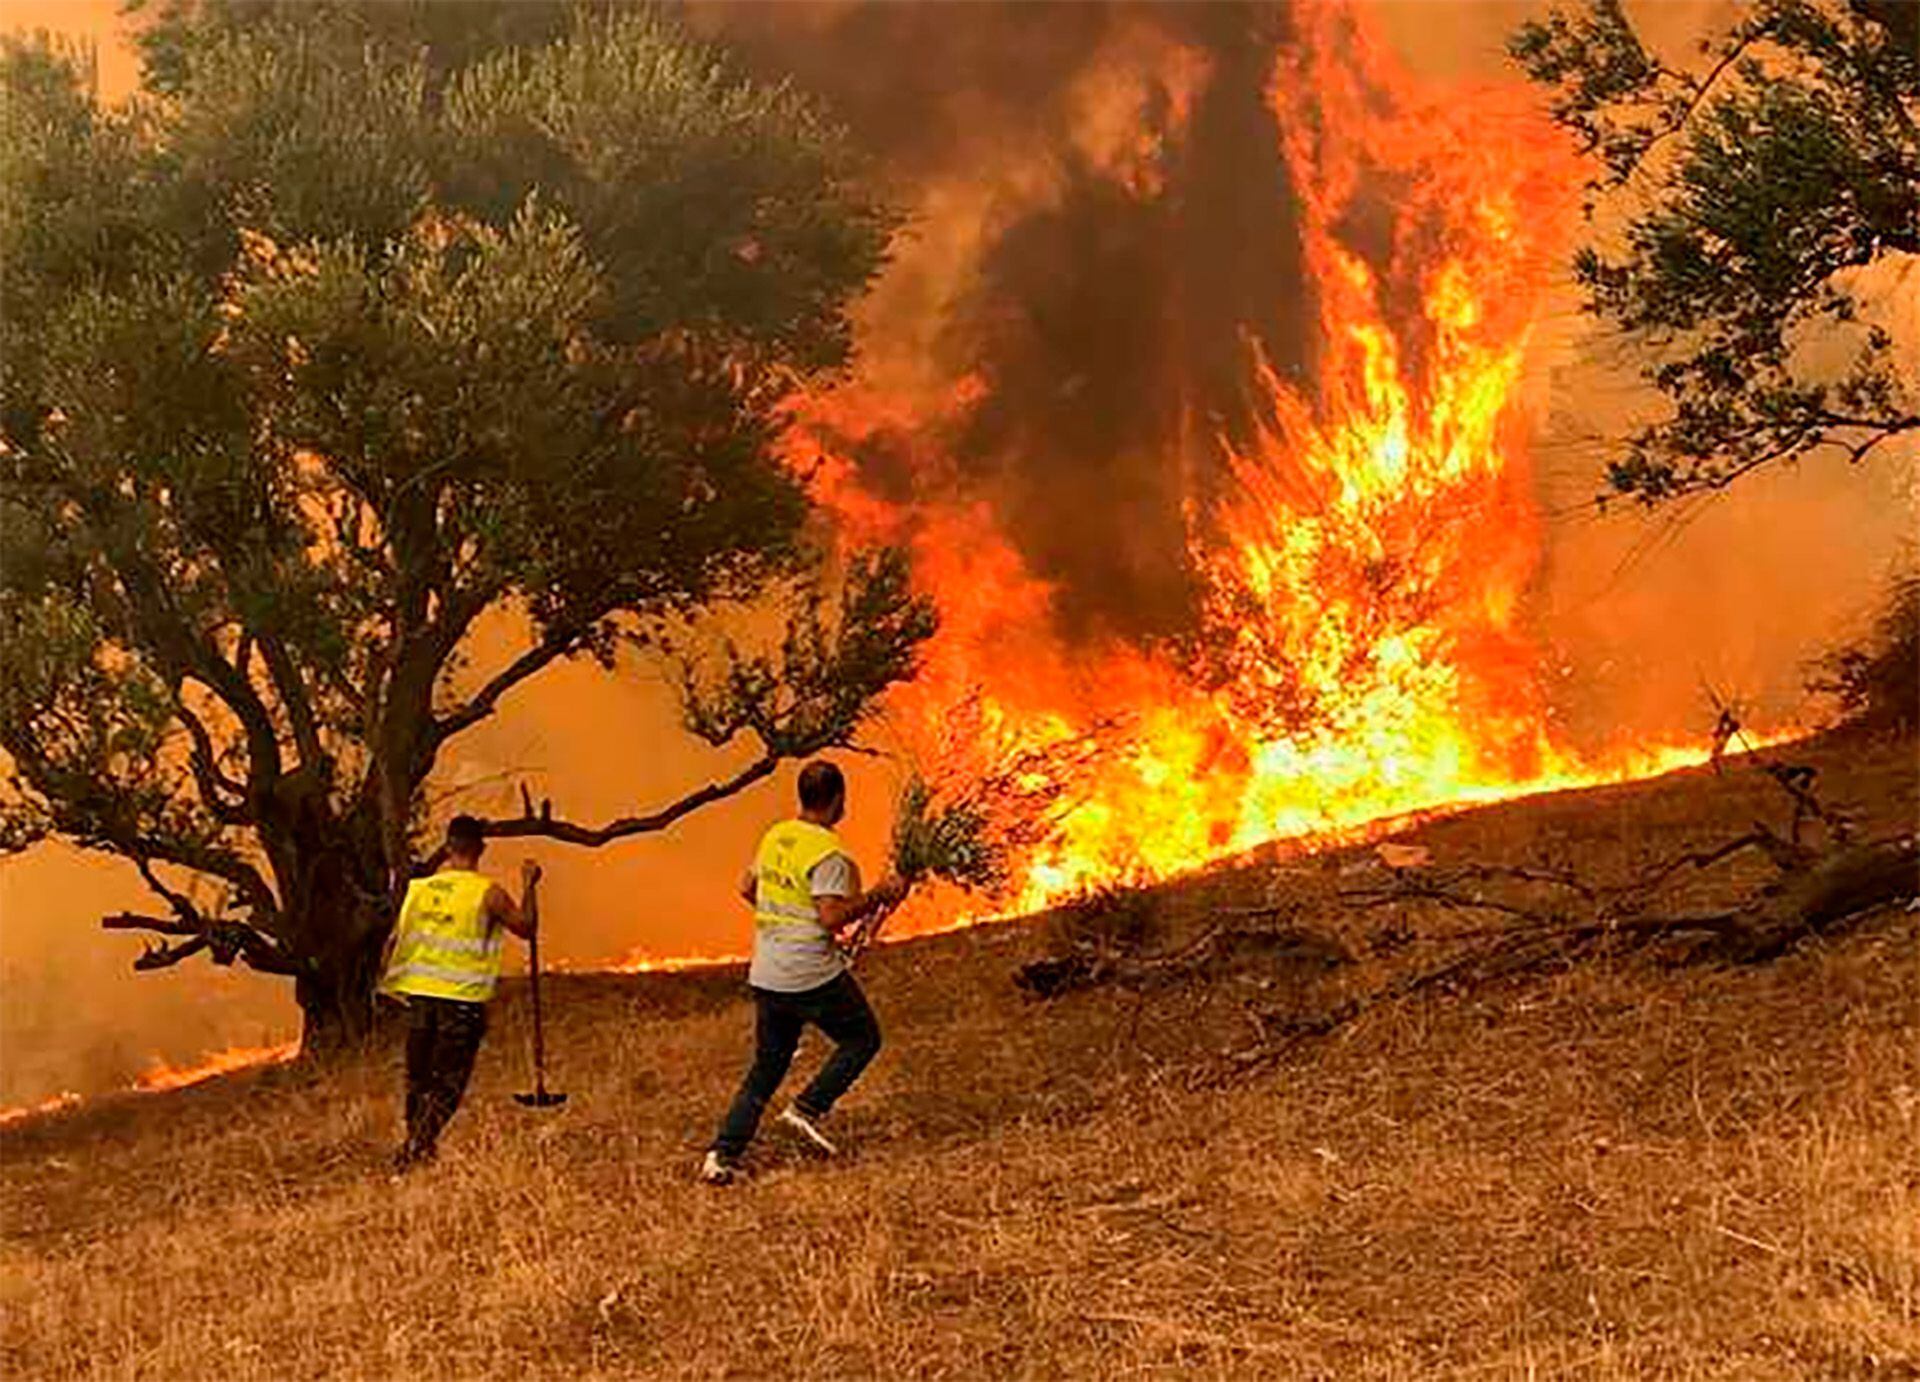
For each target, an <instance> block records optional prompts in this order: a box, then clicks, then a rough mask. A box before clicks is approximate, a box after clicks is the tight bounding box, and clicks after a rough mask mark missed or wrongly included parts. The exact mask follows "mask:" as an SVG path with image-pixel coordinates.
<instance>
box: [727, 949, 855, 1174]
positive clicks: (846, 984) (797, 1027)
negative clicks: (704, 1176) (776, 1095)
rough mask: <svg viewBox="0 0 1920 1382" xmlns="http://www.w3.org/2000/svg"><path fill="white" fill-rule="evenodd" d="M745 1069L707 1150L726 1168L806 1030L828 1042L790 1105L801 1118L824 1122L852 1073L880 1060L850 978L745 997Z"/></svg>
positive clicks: (750, 1134) (752, 1128)
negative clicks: (749, 1041) (748, 1005)
mask: <svg viewBox="0 0 1920 1382" xmlns="http://www.w3.org/2000/svg"><path fill="white" fill-rule="evenodd" d="M751 992H752V994H753V1006H754V1051H753V1064H752V1065H750V1066H748V1067H747V1076H746V1078H745V1079H744V1080H742V1081H741V1082H740V1092H739V1093H738V1094H736V1095H734V1096H733V1106H732V1107H731V1108H729V1109H728V1110H727V1116H726V1118H725V1120H724V1121H722V1122H721V1124H720V1131H719V1132H718V1133H717V1134H716V1135H715V1136H714V1139H713V1149H714V1150H715V1151H716V1152H718V1153H720V1155H721V1156H723V1157H726V1158H728V1159H729V1160H734V1159H737V1158H739V1157H740V1155H741V1154H742V1153H744V1152H745V1151H746V1150H747V1144H748V1143H750V1142H752V1141H753V1134H754V1132H755V1131H756V1130H757V1129H758V1128H759V1126H760V1115H761V1113H762V1112H764V1111H765V1109H766V1107H767V1101H768V1100H769V1099H771V1098H772V1097H773V1092H774V1091H775V1090H776V1089H778V1088H779V1087H780V1082H781V1081H782V1080H784V1079H786V1077H787V1069H788V1067H790V1066H791V1065H792V1064H793V1053H794V1049H795V1048H796V1047H797V1046H799V1044H800V1033H801V1032H802V1031H803V1030H804V1029H805V1028H806V1026H807V1024H808V1023H812V1024H813V1025H814V1026H816V1027H818V1028H819V1029H820V1030H821V1031H822V1032H824V1033H826V1035H827V1037H828V1039H829V1040H831V1041H832V1042H833V1054H832V1055H831V1056H829V1057H828V1058H827V1063H826V1064H825V1065H823V1066H821V1067H820V1073H819V1074H818V1075H816V1076H814V1078H813V1083H812V1084H810V1085H808V1086H807V1087H806V1088H805V1089H804V1090H802V1091H801V1093H800V1097H799V1098H798V1099H795V1100H794V1101H793V1103H794V1107H795V1108H797V1109H799V1110H800V1112H801V1113H804V1114H805V1115H806V1116H807V1117H809V1118H822V1117H825V1116H826V1114H827V1112H828V1110H830V1109H831V1108H832V1107H833V1106H834V1104H835V1103H836V1102H837V1101H838V1100H839V1098H840V1096H841V1095H842V1094H845V1093H846V1092H847V1089H848V1088H849V1087H850V1086H851V1085H852V1084H853V1082H854V1081H855V1080H857V1079H859V1078H860V1072H861V1071H863V1070H865V1069H866V1068H867V1065H868V1064H869V1062H871V1061H872V1060H873V1058H874V1057H875V1056H876V1055H878V1054H879V1053H880V1024H879V1023H878V1022H877V1021H875V1020H874V1016H873V1009H872V1008H870V1007H868V1006H867V996H866V995H865V994H864V993H862V992H861V991H860V985H858V984H857V983H855V982H854V980H853V976H852V975H851V974H842V975H840V976H839V977H838V978H835V979H830V980H828V981H827V982H826V983H824V984H822V985H820V987H819V988H815V989H808V990H806V991H805V992H804V993H775V992H773V991H772V990H770V989H759V988H757V989H753V990H751Z"/></svg>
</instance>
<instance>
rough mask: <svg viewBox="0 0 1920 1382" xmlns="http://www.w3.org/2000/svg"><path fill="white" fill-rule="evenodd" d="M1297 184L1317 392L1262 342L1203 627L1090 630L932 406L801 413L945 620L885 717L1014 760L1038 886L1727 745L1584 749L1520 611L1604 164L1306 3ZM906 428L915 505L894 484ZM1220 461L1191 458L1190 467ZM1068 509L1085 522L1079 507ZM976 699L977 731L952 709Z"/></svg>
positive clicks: (1026, 874) (1136, 871)
mask: <svg viewBox="0 0 1920 1382" xmlns="http://www.w3.org/2000/svg"><path fill="white" fill-rule="evenodd" d="M1268 99H1269V103H1270V105H1271V107H1272V109H1273V111H1274V114H1275V116H1276V119H1277V125H1278V128H1279V129H1281V130H1282V131H1284V132H1285V133H1284V134H1283V136H1282V145H1283V149H1282V152H1283V154H1284V157H1285V161H1286V164H1287V166H1288V169H1289V171H1290V174H1291V178H1292V182H1293V184H1294V187H1295V189H1296V191H1297V194H1298V196H1299V199H1300V210H1301V232H1300V233H1301V236H1302V241H1303V248H1304V252H1305V261H1306V263H1307V266H1308V268H1309V270H1310V272H1311V273H1312V275H1313V278H1314V280H1315V283H1316V288H1317V296H1318V304H1319V327H1320V333H1319V334H1320V339H1321V350H1320V357H1319V376H1318V379H1317V381H1316V383H1315V385H1314V386H1313V388H1312V389H1311V390H1303V389H1302V388H1300V387H1297V386H1296V385H1294V384H1292V383H1290V382H1289V381H1287V380H1284V379H1282V378H1281V377H1280V376H1279V374H1278V373H1277V372H1276V371H1275V370H1274V369H1272V368H1270V367H1269V366H1268V365H1267V363H1266V362H1265V361H1264V360H1261V359H1258V358H1257V357H1256V358H1254V359H1252V360H1251V361H1250V367H1249V376H1250V378H1251V380H1252V383H1253V385H1254V387H1255V388H1256V389H1257V391H1258V394H1259V396H1260V397H1261V398H1262V399H1263V400H1264V407H1263V413H1264V417H1265V423H1264V425H1263V426H1262V427H1261V428H1260V429H1259V434H1258V435H1257V437H1256V438H1255V439H1254V442H1253V444H1251V445H1245V444H1243V445H1240V446H1238V447H1236V446H1235V445H1233V443H1232V442H1231V441H1230V440H1229V439H1227V438H1225V437H1220V438H1217V439H1215V440H1214V443H1213V450H1214V454H1215V455H1216V456H1218V457H1220V458H1221V459H1222V461H1223V464H1224V470H1225V472H1226V474H1227V476H1228V477H1229V484H1228V485H1227V486H1226V491H1227V492H1226V493H1224V494H1222V493H1219V492H1217V491H1208V490H1203V489H1202V488H1201V486H1200V485H1199V484H1198V483H1197V482H1194V481H1192V480H1191V479H1190V478H1189V479H1188V483H1187V500H1186V513H1187V527H1188V542H1189V549H1190V557H1191V561H1192V565H1193V567H1194V569H1195V570H1196V571H1197V572H1198V573H1199V576H1200V579H1201V583H1202V586H1203V591H1204V594H1203V599H1202V611H1203V613H1202V621H1201V622H1202V626H1201V629H1200V630H1199V637H1198V638H1197V639H1195V640H1194V642H1193V645H1192V646H1191V647H1189V648H1186V649H1183V650H1182V651H1180V652H1178V653H1176V652H1170V651H1165V650H1143V649H1139V648H1134V647H1130V646H1122V645H1117V644H1109V645H1106V646H1103V647H1100V648H1097V649H1092V650H1089V649H1087V648H1084V647H1081V648H1070V647H1068V646H1066V645H1065V644H1064V643H1063V642H1062V641H1061V640H1060V639H1059V638H1058V636H1057V635H1056V634H1055V632H1054V629H1053V626H1052V622H1051V609H1052V591H1051V590H1050V589H1049V587H1048V586H1047V585H1046V583H1045V582H1043V581H1041V580H1039V579H1037V578H1036V577H1035V576H1034V575H1033V574H1032V573H1031V572H1030V571H1029V570H1028V569H1027V567H1026V566H1025V564H1024V563H1023V561H1022V559H1021V557H1020V556H1019V554H1018V552H1017V551H1016V549H1015V547H1014V546H1013V544H1012V543H1011V542H1010V541H1009V540H1008V539H1007V537H1006V536H1005V534H1004V533H1003V532H1002V530H1001V529H1000V527H999V525H998V524H997V522H996V520H995V517H994V515H993V513H992V511H991V510H990V509H989V508H988V507H987V506H986V505H985V504H983V503H977V502H971V501H968V500H966V499H964V498H955V497H953V496H955V495H963V494H964V493H965V491H964V489H963V488H962V487H961V486H960V485H959V484H958V482H957V480H956V479H955V468H954V467H953V466H952V465H951V464H950V462H949V461H948V460H947V458H946V457H945V455H944V454H943V453H942V451H941V449H940V445H939V438H940V437H941V436H942V434H943V432H945V431H948V430H950V425H951V424H952V423H953V422H954V421H956V420H957V419H958V418H960V417H961V416H963V415H964V413H965V411H966V409H967V408H968V406H969V405H970V404H971V403H972V402H974V401H975V400H976V399H977V397H978V395H979V392H980V390H981V388H982V387H983V386H982V385H981V383H980V382H979V381H978V380H977V379H974V378H971V377H969V378H964V379H961V380H959V381H958V382H957V383H955V384H954V385H953V386H952V387H951V389H950V391H949V392H948V394H947V395H946V396H945V397H941V398H937V399H935V400H934V401H933V402H932V403H929V402H927V401H926V400H925V399H924V398H915V399H912V400H906V399H903V398H898V397H887V396H884V395H881V394H880V393H879V392H878V391H877V390H874V389H871V388H863V387H861V386H859V385H858V384H856V385H853V386H849V387H847V388H843V389H840V390H837V391H835V392H833V393H831V394H828V395H825V396H815V397H806V398H802V399H798V400H796V402H795V404H794V414H793V417H794V422H793V427H792V430H791V433H790V436H789V438H788V460H789V463H790V464H791V465H793V466H794V467H795V468H796V470H797V471H798V472H799V473H801V474H803V475H805V476H807V477H808V479H809V482H810V484H811V486H812V488H813V490H814V493H815V494H816V496H817V497H818V499H819V500H820V501H821V503H822V504H823V505H825V506H826V507H827V508H828V509H829V510H830V511H831V513H832V514H833V515H834V517H835V520H836V525H837V528H838V531H839V533H840V535H841V536H842V537H843V538H844V539H845V540H847V541H849V542H851V543H855V544H864V543H872V542H895V543H904V544H905V545H907V546H908V547H909V549H910V550H911V551H912V553H913V557H914V562H915V573H916V579H917V581H918V583H919V584H920V586H921V587H922V588H923V589H924V590H926V591H928V592H929V593H931V594H932V595H933V597H934V598H935V600H936V601H937V603H938V605H939V608H940V611H941V615H942V621H943V622H942V628H941V632H940V634H939V635H938V637H937V638H936V640H935V642H934V644H933V646H932V647H931V649H930V650H929V653H928V655H927V658H926V661H925V666H924V668H923V671H922V674H921V676H920V678H919V679H918V680H917V681H916V682H915V683H914V684H912V685H910V686H908V687H905V688H902V689H901V690H900V691H899V692H898V693H897V694H896V695H895V696H894V697H893V698H892V700H891V701H890V704H889V721H890V723H891V724H892V725H893V726H894V728H895V729H896V731H897V732H899V733H901V734H903V735H904V737H905V738H906V740H907V741H908V746H909V748H910V750H911V752H912V753H913V754H914V755H915V756H916V757H918V758H920V759H921V760H922V761H923V762H924V761H928V760H934V761H939V762H942V763H948V764H952V763H954V762H955V761H956V759H957V760H958V762H959V763H960V764H961V770H962V771H969V770H970V771H972V772H973V773H975V774H976V775H977V774H979V773H983V772H986V771H988V770H989V768H990V767H991V766H992V765H995V764H1003V763H1005V762H1007V761H1009V760H1010V759H1017V760H1018V761H1019V762H1020V763H1022V765H1023V771H1024V772H1025V780H1024V781H1023V782H1022V783H1021V792H1022V795H1023V796H1024V797H1025V798H1027V799H1029V800H1032V799H1036V798H1037V799H1040V800H1043V801H1045V802H1046V803H1047V804H1046V807H1045V810H1046V812H1047V822H1046V825H1047V828H1046V830H1045V832H1044V836H1043V838H1042V840H1041V842H1040V843H1039V844H1038V845H1036V846H1034V847H1033V848H1032V849H1031V850H1030V851H1028V853H1027V855H1026V857H1025V858H1024V859H1023V860H1022V863H1021V868H1020V879H1021V883H1020V887H1019V895H1018V897H1017V898H1016V899H1013V900H1014V901H1015V902H1016V903H1017V905H1018V906H1020V907H1023V908H1033V907H1038V906H1043V905H1046V904H1048V903H1050V902H1054V901H1058V900H1060V899H1061V898H1063V897H1065V896H1068V895H1071V894H1073V893H1075V892H1078V891H1081V890H1084V889H1085V888H1087V887H1089V886H1095V885H1100V884H1104V883H1109V882H1115V881H1142V880H1148V879H1154V878H1163V877H1167V876H1169V875H1173V874H1177V873H1180V872H1184V871H1189V870H1192V869H1194V868H1196V867H1199V866H1201V865H1204V864H1206V863H1208V862H1210V861H1213V860H1217V859H1220V858H1222V857H1224V856H1227V855H1230V854H1234V853H1238V852H1242V851H1245V850H1247V849H1249V848H1251V847H1252V846H1255V845H1258V844H1261V843H1263V842H1266V841H1269V840H1273V839H1276V838H1283V837H1297V836H1301V835H1308V834H1314V833H1318V832H1329V831H1332V832H1336V833H1338V832H1342V831H1351V829H1352V828H1353V827H1355V826H1357V825H1359V824H1361V823H1363V822H1367V821H1371V820H1378V819H1380V818H1383V817H1390V816H1401V815H1404V814H1406V813H1409V812H1416V811H1430V810H1435V809H1446V808H1451V807H1454V806H1457V805H1460V804H1464V803H1468V802H1480V801H1487V800H1493V799H1497V798H1501V797H1507V796H1513V795H1517V794H1521V793H1527V792H1536V791H1542V790H1552V789H1557V788H1562V787H1569V786H1577V785H1581V784H1585V783H1593V782H1599V781H1612V780H1620V779H1623V778H1627V777H1632V776H1639V775H1645V774H1647V773H1652V772H1659V771H1665V770H1668V769H1670V768H1674V767H1679V766H1683V765H1686V764H1689V763H1698V762H1701V761H1704V760H1705V759H1706V758H1707V757H1708V754H1709V751H1708V750H1707V749H1706V748H1705V747H1678V748H1652V749H1639V750H1635V751H1631V752H1626V753H1619V754H1614V755H1610V756H1608V757H1607V758H1606V759H1605V760H1604V761H1592V760H1588V759H1583V758H1581V757H1579V756H1576V755H1575V754H1573V753H1571V752H1570V751H1568V750H1567V749H1565V748H1564V747H1562V746H1561V745H1559V744H1558V743H1556V741H1555V737H1554V735H1553V733H1552V732H1551V731H1552V723H1551V716H1550V713H1549V709H1548V706H1547V704H1546V699H1545V697H1544V695H1543V693H1542V691H1541V689H1540V687H1539V684H1538V681H1537V678H1536V667H1537V664H1538V657H1537V653H1536V651H1535V648H1534V646H1533V644H1532V642H1531V640H1530V639H1529V637H1528V634H1527V631H1526V629H1525V627H1524V624H1523V611H1524V606H1525V600H1524V596H1525V593H1526V588H1527V585H1528V582H1529V580H1530V579H1531V578H1532V576H1533V573H1534V570H1535V567H1536V564H1537V558H1538V552H1539V545H1540V524H1539V518H1538V513H1537V510H1536V508H1535V504H1534V499H1533V492H1532V485H1531V477H1530V474H1529V471H1528V467H1527V465H1526V459H1525V454H1524V450H1523V445H1522V443H1523V428H1522V426H1521V420H1520V418H1519V417H1518V416H1517V413H1518V409H1517V406H1516V399H1515V395H1516V392H1517V387H1516V386H1517V384H1518V381H1519V378H1520V374H1521V369H1522V364H1523V361H1524V358H1525V354H1526V349H1527V345H1528V341H1529V336H1530V333H1531V330H1532V326H1533V323H1534V321H1535V320H1536V318H1537V316H1538V314H1539V313H1540V311H1541V310H1542V302H1543V298H1544V295H1545V289H1546V287H1547V284H1548V283H1549V281H1550V279H1551V275H1552V271H1553V265H1554V264H1555V263H1556V262H1557V261H1558V260H1559V259H1560V257H1561V256H1562V253H1563V250H1564V247H1565V243H1566V238H1567V235H1568V234H1569V232H1570V229H1571V225H1572V219H1573V218H1572V212H1573V207H1574V202H1575V196H1576V192H1577V188H1578V185H1579V169H1578V166H1577V164H1576V163H1575V162H1574V161H1573V158H1572V156H1571V154H1570V153H1569V152H1567V150H1566V149H1565V147H1564V145H1563V143H1562V142H1561V141H1560V140H1559V139H1557V138H1556V137H1555V135H1554V134H1553V132H1552V131H1551V129H1550V127H1549V126H1548V125H1546V123H1545V122H1544V120H1543V119H1542V118H1541V117H1540V116H1538V115H1537V114H1536V113H1534V112H1533V111H1532V110H1531V108H1530V107H1528V106H1527V105H1525V104H1524V97H1523V96H1522V95H1520V94H1516V93H1513V92H1507V91H1499V90H1493V91H1484V92H1477V93H1474V94H1473V95H1472V97H1471V99H1467V100H1462V99H1460V98H1459V96H1458V95H1457V94H1453V95H1451V96H1450V97H1449V99H1447V100H1445V101H1439V100H1433V99H1426V98H1423V97H1422V96H1421V95H1420V94H1419V93H1417V92H1415V91H1414V90H1413V89H1412V88H1411V87H1410V86H1409V84H1408V83H1407V81H1406V80H1405V79H1404V78H1403V77H1402V76H1401V75H1400V74H1399V73H1398V72H1397V71H1396V70H1395V69H1394V68H1393V66H1392V65H1391V64H1390V63H1389V62H1388V61H1387V59H1386V58H1385V56H1384V55H1383V54H1382V52H1381V51H1380V49H1379V48H1378V46H1377V45H1376V44H1375V43H1374V41H1373V40H1372V39H1371V38H1370V36H1369V35H1368V33H1367V31H1366V29H1365V27H1364V26H1363V25H1362V23H1361V22H1360V20H1359V17H1358V16H1357V15H1356V14H1354V13H1353V12H1352V11H1350V10H1349V9H1347V8H1345V7H1344V6H1341V5H1337V4H1333V3H1326V4H1320V5H1314V6H1309V7H1304V8H1303V12H1302V13H1301V15H1300V19H1299V23H1298V25H1297V27H1296V33H1295V36H1294V37H1293V39H1291V40H1290V44H1289V46H1288V47H1287V48H1286V49H1284V50H1283V51H1282V52H1281V53H1280V54H1279V56H1278V58H1277V61H1276V64H1275V69H1274V72H1273V75H1272V80H1271V83H1270V85H1269V90H1268ZM883 435H884V436H885V437H887V439H888V441H889V443H890V450H891V451H892V452H893V453H894V454H896V455H899V454H902V453H903V452H904V454H905V456H906V457H907V459H908V461H909V462H910V463H911V464H912V465H913V466H914V468H915V472H916V480H917V482H918V483H917V485H916V497H915V499H914V500H912V501H911V502H908V503H892V502H888V501H886V500H883V499H881V498H879V497H878V496H877V495H875V494H874V493H873V492H871V491H870V490H868V489H867V488H865V487H864V486H863V484H862V482H861V477H860V474H859V471H858V469H857V467H856V465H855V464H854V462H853V460H852V459H851V458H852V457H853V456H854V455H855V454H857V453H858V452H859V451H860V449H861V448H862V446H863V444H865V443H867V442H869V441H871V440H872V439H874V438H876V437H879V436H883ZM1190 461H1191V458H1188V457H1182V456H1170V457H1168V460H1167V464H1168V466H1169V468H1170V469H1171V470H1173V471H1174V473H1178V474H1180V475H1182V476H1183V477H1191V476H1192V474H1193V473H1194V470H1195V467H1194V466H1193V465H1192V464H1191V463H1190ZM1066 521H1071V520H1070V516H1068V517H1067V520H1066ZM959 705H966V706H968V707H970V708H971V713H969V714H968V715H966V716H964V717H963V719H962V720H961V722H960V723H959V725H958V726H956V724H955V723H953V721H952V715H953V709H954V707H956V706H959Z"/></svg>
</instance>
